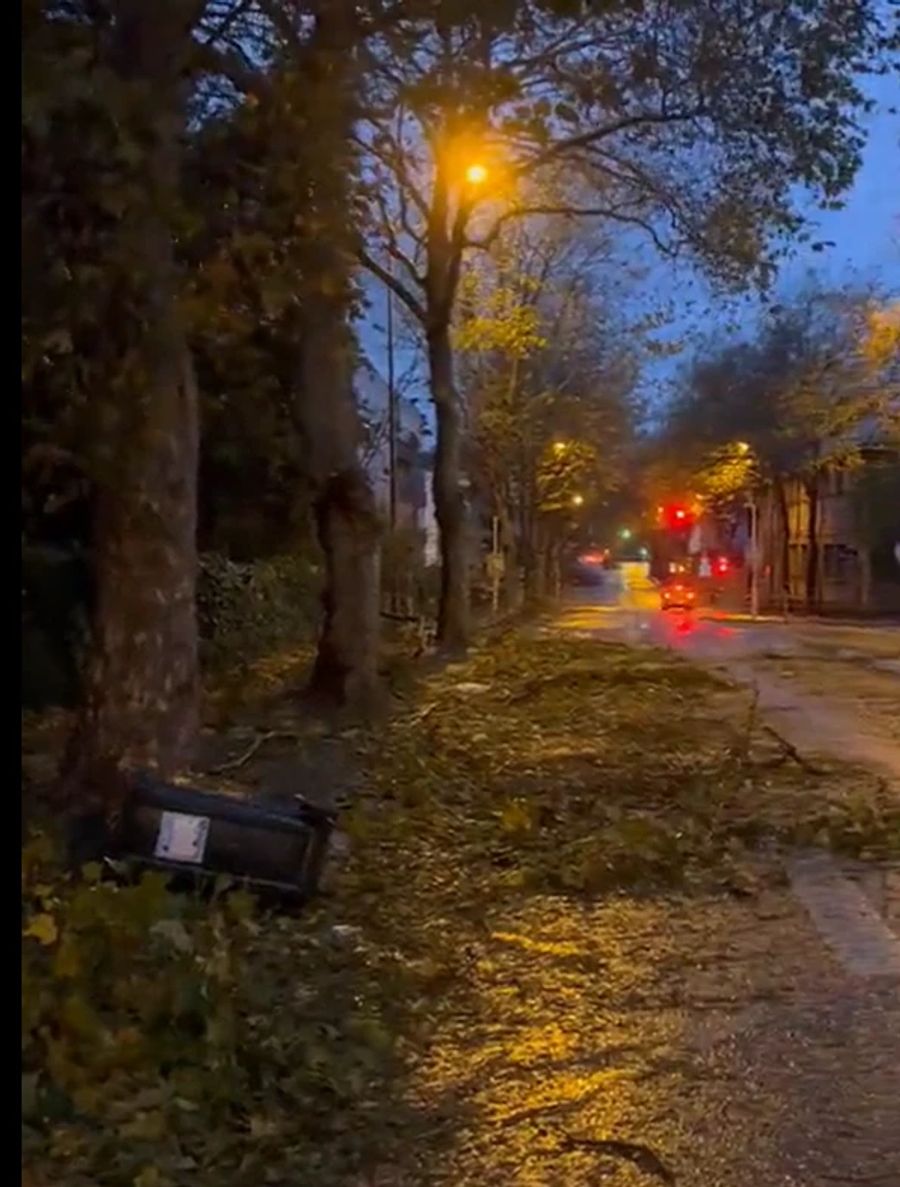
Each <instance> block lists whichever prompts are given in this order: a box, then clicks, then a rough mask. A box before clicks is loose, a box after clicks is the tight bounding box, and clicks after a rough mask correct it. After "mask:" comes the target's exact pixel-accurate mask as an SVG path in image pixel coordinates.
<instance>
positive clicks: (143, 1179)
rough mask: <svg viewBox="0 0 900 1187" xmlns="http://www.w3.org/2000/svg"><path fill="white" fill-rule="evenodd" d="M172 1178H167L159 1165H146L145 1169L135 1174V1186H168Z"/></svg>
mask: <svg viewBox="0 0 900 1187" xmlns="http://www.w3.org/2000/svg"><path fill="white" fill-rule="evenodd" d="M170 1182H171V1179H167V1178H166V1177H165V1176H164V1175H163V1174H162V1172H161V1171H160V1169H159V1167H158V1166H145V1167H144V1169H143V1170H142V1171H141V1172H140V1174H137V1175H135V1176H134V1187H166V1184H167V1183H170Z"/></svg>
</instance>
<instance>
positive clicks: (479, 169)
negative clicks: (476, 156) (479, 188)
mask: <svg viewBox="0 0 900 1187" xmlns="http://www.w3.org/2000/svg"><path fill="white" fill-rule="evenodd" d="M487 175H488V171H487V166H486V165H481V164H479V163H478V162H477V161H476V162H474V163H473V164H471V165H470V166H469V167H468V169H466V181H467V182H468V183H469V185H483V184H484V183H485V182H486V181H487Z"/></svg>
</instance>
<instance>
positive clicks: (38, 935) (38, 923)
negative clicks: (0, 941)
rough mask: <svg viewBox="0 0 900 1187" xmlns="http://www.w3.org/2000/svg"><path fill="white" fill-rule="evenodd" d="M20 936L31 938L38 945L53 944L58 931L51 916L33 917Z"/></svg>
mask: <svg viewBox="0 0 900 1187" xmlns="http://www.w3.org/2000/svg"><path fill="white" fill-rule="evenodd" d="M22 934H23V935H26V936H31V937H32V938H33V939H35V940H37V941H38V943H39V944H55V943H56V940H57V937H58V936H59V931H58V929H57V926H56V920H55V919H54V918H53V916H52V915H35V916H34V917H33V918H32V920H31V922H30V923H29V924H28V926H27V927H26V928H25V930H24V932H23V933H22Z"/></svg>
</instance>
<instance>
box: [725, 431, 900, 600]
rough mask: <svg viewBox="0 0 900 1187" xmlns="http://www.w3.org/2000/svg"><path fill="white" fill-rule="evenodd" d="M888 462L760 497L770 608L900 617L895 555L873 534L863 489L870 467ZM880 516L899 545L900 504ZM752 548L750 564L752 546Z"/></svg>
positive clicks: (762, 567) (866, 461)
mask: <svg viewBox="0 0 900 1187" xmlns="http://www.w3.org/2000/svg"><path fill="white" fill-rule="evenodd" d="M882 462H883V458H882V457H880V456H878V455H876V454H875V453H871V454H869V455H864V456H863V459H862V461H861V464H859V465H858V466H854V467H853V468H849V469H848V468H842V467H837V466H835V467H832V468H828V469H826V470H825V471H824V472H823V473H821V474H820V475H819V477H818V480H817V482H816V484H815V486H814V487H812V486H811V485H810V484H809V483H804V482H803V481H802V480H800V479H798V478H790V479H786V480H784V481H783V482H782V483H780V484H778V485H774V484H773V485H769V486H768V487H767V488H766V489H765V490H764V491H763V492H762V493H761V494H760V495H759V496H758V498H757V503H756V514H757V538H758V563H759V591H760V601H761V605H762V606H763V607H767V608H771V609H784V608H785V607H787V608H790V607H792V606H793V607H805V606H808V605H811V607H812V608H815V609H819V610H823V611H826V612H827V611H843V612H882V613H900V566H898V565H897V564H896V562H895V561H894V562H893V563H892V556H891V552H892V550H890V549H886V548H885V547H882V546H881V545H880V544H879V542H878V541H877V540H875V539H873V536H872V533H871V531H870V530H868V529H867V525H866V523H865V522H864V520H866V519H867V515H866V507H865V501H864V499H863V498H862V497H861V495H862V491H861V489H860V487H861V484H864V483H865V481H866V477H867V473H868V467H870V466H872V465H877V464H880V463H882ZM876 497H877V496H876ZM876 510H877V512H878V514H879V516H881V517H882V522H883V524H884V525H885V526H884V527H883V528H882V534H884V533H885V532H887V533H888V537H889V536H890V533H891V526H890V525H891V517H892V516H893V519H894V522H895V535H894V539H895V540H900V501H898V503H897V505H896V507H894V508H891V507H890V506H880V507H878V508H876ZM813 517H815V518H813ZM888 542H890V540H889V541H888ZM747 546H748V562H750V560H751V557H750V556H749V539H748V545H747ZM813 552H814V558H813V561H812V564H811V553H813ZM882 553H884V554H885V556H882ZM876 554H877V555H876Z"/></svg>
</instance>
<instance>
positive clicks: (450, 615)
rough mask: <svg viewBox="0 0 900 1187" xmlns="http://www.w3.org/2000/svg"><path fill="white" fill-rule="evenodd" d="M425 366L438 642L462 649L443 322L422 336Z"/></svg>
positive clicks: (456, 499) (449, 359) (455, 400)
mask: <svg viewBox="0 0 900 1187" xmlns="http://www.w3.org/2000/svg"><path fill="white" fill-rule="evenodd" d="M428 365H429V370H430V376H431V392H432V398H433V400H434V406H435V413H436V416H437V441H436V444H435V461H434V488H433V489H434V510H435V516H436V518H437V522H438V528H439V529H440V537H441V541H440V543H441V592H440V605H439V608H438V631H437V635H438V641H439V643H440V644H441V645H442V646H443V647H444V648H445V649H447V650H450V651H458V650H463V649H464V648H465V647H466V644H467V643H468V641H469V582H468V556H467V548H466V515H465V503H464V500H463V494H462V489H461V485H460V480H461V464H460V463H461V456H462V415H461V410H460V406H459V397H458V395H457V392H456V386H455V384H454V381H453V350H452V346H451V343H450V327H449V325H448V324H444V323H443V322H442V323H441V324H440V325H438V326H435V327H434V328H433V329H432V330H431V331H430V332H429V334H428Z"/></svg>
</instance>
